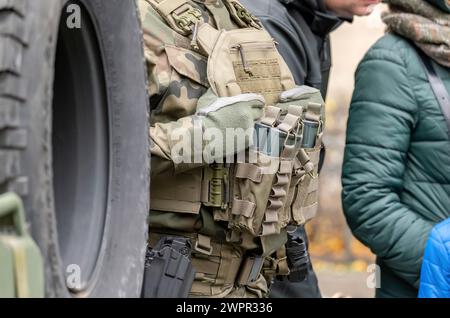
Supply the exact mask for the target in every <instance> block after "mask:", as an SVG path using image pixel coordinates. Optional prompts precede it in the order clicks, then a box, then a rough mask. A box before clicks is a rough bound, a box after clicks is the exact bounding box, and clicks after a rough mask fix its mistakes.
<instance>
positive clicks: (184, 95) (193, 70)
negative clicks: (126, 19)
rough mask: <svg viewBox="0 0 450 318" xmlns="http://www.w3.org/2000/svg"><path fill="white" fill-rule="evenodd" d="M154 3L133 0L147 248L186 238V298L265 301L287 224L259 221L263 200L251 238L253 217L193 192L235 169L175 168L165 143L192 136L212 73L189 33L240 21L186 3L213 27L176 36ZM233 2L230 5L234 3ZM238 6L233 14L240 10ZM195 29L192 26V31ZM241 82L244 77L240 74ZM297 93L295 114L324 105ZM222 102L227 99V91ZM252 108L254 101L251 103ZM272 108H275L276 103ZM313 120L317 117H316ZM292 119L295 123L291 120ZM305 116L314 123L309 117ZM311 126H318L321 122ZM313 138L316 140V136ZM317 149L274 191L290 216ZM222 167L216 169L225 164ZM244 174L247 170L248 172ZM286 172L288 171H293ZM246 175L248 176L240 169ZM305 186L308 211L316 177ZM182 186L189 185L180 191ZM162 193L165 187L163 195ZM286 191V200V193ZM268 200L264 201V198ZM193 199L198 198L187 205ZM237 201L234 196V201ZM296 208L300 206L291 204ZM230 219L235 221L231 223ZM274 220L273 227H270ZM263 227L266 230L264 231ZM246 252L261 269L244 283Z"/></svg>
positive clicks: (280, 263) (200, 3)
mask: <svg viewBox="0 0 450 318" xmlns="http://www.w3.org/2000/svg"><path fill="white" fill-rule="evenodd" d="M161 1H162V2H164V1H163V0H154V1H153V4H151V3H150V2H149V1H147V0H139V6H140V12H141V20H142V24H143V30H144V50H145V58H146V62H147V67H148V74H149V94H150V102H151V107H152V109H151V119H150V120H151V130H150V135H151V139H152V146H151V154H152V191H151V192H152V193H151V211H150V218H149V219H150V245H151V246H153V245H154V244H155V243H156V242H157V241H158V239H159V238H160V237H161V236H164V235H179V236H184V237H188V238H190V239H192V241H193V242H194V245H195V250H194V253H193V256H192V261H193V265H194V267H195V268H196V270H197V274H196V279H195V282H194V285H193V288H192V291H191V296H192V297H265V296H266V295H267V293H268V281H270V279H272V278H273V276H274V275H283V274H284V275H286V274H288V273H289V270H288V269H287V261H286V255H283V253H284V252H283V250H282V249H280V248H281V247H282V246H284V243H285V241H286V231H285V226H286V224H287V223H288V222H287V221H286V222H285V221H283V222H284V223H283V222H281V221H280V220H279V218H278V217H277V213H275V219H273V216H274V214H273V213H272V223H270V222H269V220H267V215H266V216H264V210H265V205H266V202H267V200H268V199H267V198H266V197H265V198H262V199H261V200H266V201H265V202H264V207H263V209H262V213H263V214H262V215H263V216H262V218H264V220H265V221H264V220H260V222H259V223H264V222H265V223H264V224H259V227H258V229H261V231H262V228H263V225H264V230H265V232H266V233H265V234H264V237H259V236H260V235H259V234H258V233H251V232H253V230H252V224H251V223H252V222H254V219H253V217H251V218H250V224H249V223H248V222H247V223H245V222H240V221H239V220H240V219H239V220H237V219H236V218H235V217H234V216H233V215H232V210H231V207H230V206H231V205H230V206H226V207H225V208H224V207H223V204H222V207H220V205H219V207H218V206H217V205H214V204H208V202H207V201H208V199H204V191H203V190H202V191H200V190H199V189H197V188H202V187H204V184H205V181H204V179H205V178H206V176H207V175H209V174H212V175H214V173H216V172H217V171H219V172H220V173H222V174H221V178H223V180H228V179H229V178H230V179H232V178H231V176H232V174H233V173H234V172H231V171H235V170H234V169H235V167H234V166H233V165H232V166H231V167H227V169H228V170H224V169H222V170H217V169H215V167H216V166H215V165H211V166H207V167H208V169H209V170H208V172H205V171H206V170H203V169H204V168H203V167H204V166H205V162H202V163H195V164H194V163H193V164H174V160H173V158H172V154H171V149H170V145H171V143H172V142H171V140H169V139H170V136H171V134H172V133H173V132H174V131H175V130H177V129H179V128H185V129H186V131H190V132H191V130H192V129H193V126H194V122H193V120H194V118H195V114H196V112H198V108H199V104H201V102H202V98H204V99H207V98H205V96H207V95H208V94H209V92H210V91H211V84H210V83H211V78H210V77H209V76H214V75H215V74H209V72H208V71H207V70H208V57H207V56H206V55H205V53H204V50H203V51H202V49H199V48H198V47H197V45H196V43H195V41H193V38H194V37H195V35H194V33H196V32H199V33H201V32H202V30H203V31H204V32H203V33H204V35H206V36H208V35H209V33H214V32H213V30H215V29H219V30H237V29H240V28H244V25H243V24H242V22H243V21H242V20H239V19H238V20H236V19H233V18H232V16H233V15H230V7H227V6H226V4H225V0H219V1H215V0H214V1H211V0H192V1H189V3H188V4H189V6H190V7H191V8H195V9H198V11H195V12H197V13H198V12H199V13H201V16H198V17H197V18H198V19H199V20H201V21H202V23H203V24H207V25H209V26H212V27H213V28H214V29H208V28H207V26H206V25H202V27H203V28H199V29H200V30H199V31H197V29H195V31H194V30H193V31H192V32H187V34H181V32H180V30H178V31H176V30H174V27H173V26H170V25H169V24H170V21H168V20H167V19H165V18H163V17H162V16H161V14H160V12H157V11H156V9H155V7H154V6H155V2H156V4H158V3H160V2H161ZM232 1H233V3H236V2H237V1H234V0H232ZM229 2H231V1H229ZM167 3H168V2H166V4H167ZM237 5H238V7H237V8H238V9H239V8H240V7H239V4H237ZM173 16H175V15H173ZM246 23H247V24H248V27H254V28H255V29H258V28H260V26H259V24H257V20H253V18H252V19H247V20H246ZM195 27H196V28H197V25H196V26H195ZM205 29H206V31H205ZM280 58H281V57H280ZM242 64H244V65H240V67H243V68H245V67H246V66H245V61H244V60H243V61H242ZM263 64H264V65H263V68H264V67H265V68H266V69H267V67H270V66H268V64H270V63H263ZM284 67H285V68H286V69H287V67H286V66H285V65H284V64H283V65H282V66H280V68H281V69H282V71H281V73H282V74H284V73H283V72H284V71H285V70H284V69H283V68H284ZM245 72H246V71H245ZM245 72H243V73H245ZM289 74H290V73H289ZM216 75H217V74H216ZM242 76H243V77H245V76H247V74H244V75H242ZM281 77H282V76H281ZM291 78H292V77H291V76H289V78H287V79H285V82H283V83H290V80H291ZM280 82H282V80H280ZM266 84H267V85H268V87H270V86H271V84H270V83H266ZM290 85H291V84H286V85H285V84H283V85H279V86H280V87H283V89H286V90H287V89H288V88H294V86H295V83H293V80H292V85H291V86H290ZM281 91H283V90H280V92H281ZM250 92H252V90H251V89H250V90H249V91H248V93H250ZM301 92H302V94H301V97H300V98H299V99H298V100H296V103H297V104H299V106H300V109H303V108H302V107H304V108H305V109H306V106H307V104H308V103H309V102H311V101H313V102H314V101H315V102H318V103H319V105H322V104H323V101H322V99H321V97H320V93H319V92H318V91H316V90H313V91H311V90H308V89H306V90H304V89H301ZM243 93H245V92H243ZM288 95H289V94H288ZM229 96H234V95H233V94H232V93H230V94H229ZM278 96H279V93H277V98H278ZM271 97H273V94H272V96H268V100H270V98H271ZM291 97H292V96H291ZM287 98H288V99H287V100H289V98H290V97H289V96H287ZM253 103H255V102H254V101H253ZM294 104H295V103H294ZM240 106H241V107H245V106H247V105H246V103H245V102H241V104H240ZM266 106H267V105H266ZM279 106H280V107H282V105H281V104H280V105H279ZM285 109H286V112H287V109H288V105H285ZM312 109H313V107H312ZM316 110H317V109H316ZM272 112H274V113H276V109H272V111H271V112H267V113H272ZM320 112H322V114H321V115H322V116H323V108H321V109H320ZM312 113H314V111H312V112H311V114H312ZM315 114H317V111H316V112H315ZM297 115H298V114H297ZM267 116H268V115H267V114H266V117H267ZM299 116H302V115H299ZM256 117H257V116H256V115H255V118H253V119H251V120H250V122H251V123H252V125H253V120H254V119H257V118H256ZM291 117H293V118H297V119H298V117H297V116H295V115H292V116H291ZM312 117H313V118H315V116H314V115H312ZM319 117H320V114H319ZM317 120H318V121H322V119H321V118H320V119H317ZM247 121H248V120H247ZM317 138H318V140H319V139H320V138H321V135H320V136H318V137H317ZM320 144H321V142H320V141H318V142H317V143H316V145H320ZM318 147H319V148H317V147H316V148H315V149H312V152H311V153H312V154H311V153H308V155H310V157H311V158H309V157H308V156H307V155H306V153H304V154H305V156H303V158H304V159H305V158H306V159H305V160H303V161H302V160H300V161H301V162H300V161H298V160H297V163H298V164H297V167H296V168H297V170H298V171H300V170H301V171H302V172H303V173H302V174H301V176H299V177H298V180H297V183H296V184H293V183H291V187H290V188H289V184H287V183H283V185H284V186H285V188H286V189H285V190H282V189H281V188H280V189H279V190H280V192H282V191H285V192H286V194H285V196H289V197H290V198H289V199H288V200H290V201H289V202H290V203H289V211H290V205H291V204H294V201H295V200H294V198H293V197H294V192H296V191H297V186H298V184H299V182H300V180H302V181H303V180H304V179H305V173H304V171H305V169H304V168H305V167H310V165H309V164H310V161H311V162H313V163H314V165H313V166H312V167H313V168H312V169H310V170H309V171H308V174H309V175H311V176H312V175H313V174H314V173H317V167H316V166H317V161H318V153H319V152H320V146H318ZM221 167H222V168H223V167H224V166H221ZM246 167H248V166H246ZM253 168H254V167H253ZM249 169H250V170H251V171H254V170H252V169H251V167H250V168H249ZM290 169H291V170H292V167H290ZM238 170H239V169H238ZM285 170H286V169H285ZM224 171H228V172H224ZM247 174H252V173H251V172H249V171H247ZM277 176H280V178H281V175H279V174H272V175H271V176H268V177H266V176H264V177H261V176H260V175H258V176H255V175H254V174H252V175H251V176H249V177H250V178H253V179H254V178H260V179H261V178H262V180H263V181H262V182H261V181H260V182H261V183H264V180H269V181H267V182H266V183H267V184H268V185H267V187H266V188H267V189H268V191H269V190H273V189H272V185H273V184H274V183H275V181H274V180H275V178H276V177H277ZM202 178H203V179H202ZM264 178H265V179H264ZM306 179H308V177H306ZM208 180H209V179H208ZM289 180H290V179H289ZM308 180H309V181H308V184H309V183H310V184H311V185H310V186H309V187H307V188H305V189H303V190H302V192H304V193H303V194H302V195H303V199H304V200H303V201H304V202H303V203H305V202H306V201H308V202H306V205H307V204H308V203H309V204H310V206H309V208H311V206H312V205H314V204H316V201H317V185H316V183H317V182H316V181H315V178H314V180H313V178H310V179H308ZM197 181H198V182H197ZM228 181H231V184H233V180H228ZM228 181H227V182H228ZM196 182H197V183H196ZM208 182H210V181H208ZM187 184H189V185H188V186H187ZM313 184H314V185H313ZM197 185H198V186H197ZM208 186H209V183H208ZM234 187H235V188H236V189H241V190H240V191H241V192H242V191H243V192H245V191H247V190H248V191H250V192H251V191H253V190H254V189H253V188H254V185H253V183H252V182H250V185H248V184H247V183H246V184H245V185H243V184H237V186H236V185H235V186H234ZM168 188H170V190H169V191H168ZM249 188H250V190H249ZM242 189H244V190H242ZM294 190H295V191H294ZM235 191H236V190H235ZM256 191H259V190H256ZM288 192H289V195H288V194H287V193H288ZM309 194H311V195H309ZM267 196H269V193H268V194H267ZM197 197H198V198H199V199H194V198H197ZM237 197H238V196H237V195H235V198H234V199H236V198H237ZM232 199H233V198H231V200H232ZM286 200H287V199H286ZM286 200H285V201H286ZM235 201H236V200H235ZM249 201H258V198H256V199H255V198H254V200H247V201H245V202H244V200H242V201H239V202H244V203H245V204H247V205H245V204H244V205H243V209H247V207H248V206H249V205H253V210H252V212H251V213H254V214H255V215H257V213H258V212H254V210H255V204H254V203H252V202H249ZM297 201H298V200H297ZM271 202H272V201H271ZM273 202H275V200H273ZM277 202H278V201H277ZM283 202H284V201H283ZM297 204H299V203H298V202H297ZM225 205H226V204H225ZM280 205H281V206H279V208H282V209H283V210H284V206H283V204H282V203H281V201H280ZM286 205H288V204H286ZM256 210H258V208H256ZM260 210H261V209H260ZM233 211H234V210H233ZM246 211H247V212H248V211H249V210H248V209H247V210H246ZM286 211H288V209H286ZM272 212H274V211H272ZM233 213H234V212H233ZM288 213H290V212H288ZM247 216H249V215H247ZM298 218H299V219H302V220H299V221H298V222H302V221H305V220H304V216H299V217H298ZM232 220H235V221H234V222H232ZM247 221H248V220H247ZM263 221H264V222H263ZM274 222H275V223H276V224H275V225H274ZM243 223H245V224H243ZM281 223H283V224H281ZM246 226H247V227H248V228H249V229H247V231H242V232H239V233H238V234H236V231H235V229H237V228H239V229H241V228H243V227H246ZM266 228H267V229H269V230H267V231H266ZM230 229H233V230H230ZM250 252H252V253H250ZM253 253H256V254H259V255H263V257H264V258H263V259H264V266H263V269H262V270H260V272H259V271H258V275H257V276H256V277H253V279H252V280H248V279H247V276H248V275H249V274H248V273H246V271H248V269H252V265H248V264H253V263H252V262H253V261H254V258H253V257H250V256H249V255H253ZM247 265H248V266H247ZM243 272H244V274H243Z"/></svg>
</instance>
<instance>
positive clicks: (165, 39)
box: [139, 0, 238, 174]
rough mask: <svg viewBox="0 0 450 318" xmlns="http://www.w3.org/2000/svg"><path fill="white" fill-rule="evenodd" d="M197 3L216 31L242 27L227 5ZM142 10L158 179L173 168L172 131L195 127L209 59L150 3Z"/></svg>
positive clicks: (195, 0) (202, 0)
mask: <svg viewBox="0 0 450 318" xmlns="http://www.w3.org/2000/svg"><path fill="white" fill-rule="evenodd" d="M191 4H192V5H193V6H194V7H196V8H198V9H199V10H200V11H201V12H202V18H201V19H202V20H203V21H204V22H206V23H209V24H211V25H212V26H213V27H216V28H217V27H220V28H223V29H227V30H229V29H234V28H238V26H237V25H236V24H235V23H234V22H233V21H232V20H231V18H230V15H229V13H228V10H227V8H226V7H225V5H224V4H223V2H222V1H216V0H213V1H211V0H193V1H191ZM139 9H140V13H141V21H142V27H143V32H144V53H145V59H146V64H147V68H148V74H149V94H150V102H151V103H150V104H151V119H150V120H151V128H150V136H151V141H152V146H151V154H152V174H157V173H159V172H161V171H162V170H166V169H170V168H171V167H172V164H171V162H170V160H171V157H170V149H169V147H168V145H169V141H168V138H169V136H170V133H171V131H173V130H174V129H176V128H178V127H180V126H182V125H191V122H192V117H191V116H192V115H194V114H195V112H196V107H197V102H198V100H199V98H200V97H201V96H202V95H203V94H205V93H206V91H207V90H208V87H209V83H208V79H207V63H208V58H207V57H206V56H204V55H202V54H201V53H200V52H199V51H198V50H195V49H194V48H193V47H192V45H191V39H190V37H187V36H186V37H185V36H183V35H181V34H179V33H177V32H176V31H174V30H172V29H171V27H170V26H169V25H168V24H167V23H166V22H165V21H164V20H163V19H162V18H161V16H160V15H159V13H158V12H156V11H155V10H154V9H153V7H152V6H151V5H150V4H149V3H148V2H147V1H146V0H139Z"/></svg>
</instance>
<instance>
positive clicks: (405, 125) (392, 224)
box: [342, 34, 450, 297]
mask: <svg viewBox="0 0 450 318" xmlns="http://www.w3.org/2000/svg"><path fill="white" fill-rule="evenodd" d="M438 73H439V75H440V76H441V78H442V79H443V81H444V84H445V85H446V87H447V90H448V91H449V92H450V69H448V68H444V67H441V66H438ZM346 144H347V145H346V150H345V158H344V166H343V175H342V184H343V192H342V200H343V208H344V212H345V216H346V218H347V222H348V224H349V226H350V228H351V229H352V231H353V233H354V235H355V236H356V237H357V238H358V239H359V240H360V241H361V242H363V243H364V244H365V245H367V246H369V247H370V248H371V250H372V251H373V253H374V254H376V255H377V263H378V265H380V270H381V271H380V273H381V286H379V287H381V288H379V289H377V297H416V296H417V288H418V287H419V279H420V277H419V276H420V267H421V263H422V257H423V253H424V249H425V243H426V241H427V238H428V235H429V233H430V230H431V228H432V227H433V225H434V224H436V223H438V222H440V221H442V220H444V219H446V218H448V217H450V139H449V136H448V128H447V124H446V121H445V119H444V116H443V115H442V112H441V109H440V106H439V104H438V102H437V100H436V98H435V96H434V94H433V92H432V90H431V86H430V85H429V83H428V80H427V77H426V73H425V71H424V68H423V66H422V64H421V63H420V62H419V58H418V56H417V55H416V52H415V50H414V48H413V47H412V45H411V44H410V43H409V42H408V41H406V40H405V39H403V38H401V37H399V36H396V35H393V34H386V35H385V36H384V37H383V38H382V39H381V40H379V41H378V42H377V43H376V44H375V45H374V46H373V47H372V48H371V49H370V51H369V52H368V53H367V55H366V56H365V58H364V59H363V61H362V62H361V64H360V65H359V68H358V70H357V74H356V88H355V93H354V96H353V100H352V104H351V108H350V114H349V120H348V130H347V142H346Z"/></svg>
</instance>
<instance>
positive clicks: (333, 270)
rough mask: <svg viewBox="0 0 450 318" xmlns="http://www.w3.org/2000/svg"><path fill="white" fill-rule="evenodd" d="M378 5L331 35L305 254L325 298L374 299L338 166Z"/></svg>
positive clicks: (368, 260)
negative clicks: (321, 161) (315, 200)
mask: <svg viewBox="0 0 450 318" xmlns="http://www.w3.org/2000/svg"><path fill="white" fill-rule="evenodd" d="M385 10H386V7H385V6H383V5H380V6H378V7H377V8H376V9H375V11H374V12H373V13H372V15H370V16H369V17H365V18H355V20H354V22H353V23H352V24H349V23H345V24H344V25H343V26H341V27H340V28H339V29H338V30H336V31H335V32H334V33H333V34H332V36H331V41H332V51H333V52H332V55H333V68H332V71H331V79H330V86H329V90H328V97H327V101H326V102H327V128H326V132H325V144H326V147H327V157H326V161H325V165H324V168H323V170H322V173H321V176H320V178H321V181H320V186H321V190H320V191H321V194H320V209H319V213H318V216H317V217H316V218H315V219H314V220H313V221H311V222H310V223H309V224H308V225H307V231H308V233H309V239H310V253H311V255H312V261H313V266H314V269H315V270H316V273H317V275H318V279H319V285H320V288H321V291H322V294H323V296H324V297H333V296H334V297H373V296H374V294H375V290H374V289H370V288H368V287H367V284H366V281H367V278H368V277H369V275H370V273H368V272H367V266H368V265H369V264H372V263H374V262H375V257H374V256H373V254H372V253H371V252H370V250H369V249H368V248H366V247H365V246H363V245H362V244H361V243H359V242H358V240H356V239H355V238H354V237H353V236H352V234H351V232H350V230H349V228H348V226H347V224H346V221H345V218H344V215H343V212H342V205H341V166H342V161H343V156H344V146H345V131H346V124H347V116H348V108H349V105H350V101H351V97H352V93H353V87H354V73H355V71H356V68H357V66H358V63H359V61H360V60H361V59H362V58H363V56H364V54H365V53H366V52H367V50H368V49H369V48H370V47H371V46H372V45H373V44H374V43H375V42H376V41H377V40H378V39H379V38H380V37H381V36H382V35H383V34H384V31H385V26H384V24H383V23H382V21H381V12H383V11H385Z"/></svg>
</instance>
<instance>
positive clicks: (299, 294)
mask: <svg viewBox="0 0 450 318" xmlns="http://www.w3.org/2000/svg"><path fill="white" fill-rule="evenodd" d="M296 234H298V235H300V236H301V237H302V238H303V239H304V241H305V242H306V245H307V246H308V237H307V235H306V231H305V228H304V227H303V226H299V227H298V228H297V229H296ZM269 297H270V298H322V295H321V293H320V289H319V284H318V282H317V277H316V274H315V273H314V269H313V267H312V264H311V260H310V262H309V265H308V273H307V275H306V279H305V280H304V281H302V282H299V283H292V282H289V281H288V280H283V281H280V280H275V282H274V283H273V284H272V286H271V288H270V295H269Z"/></svg>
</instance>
